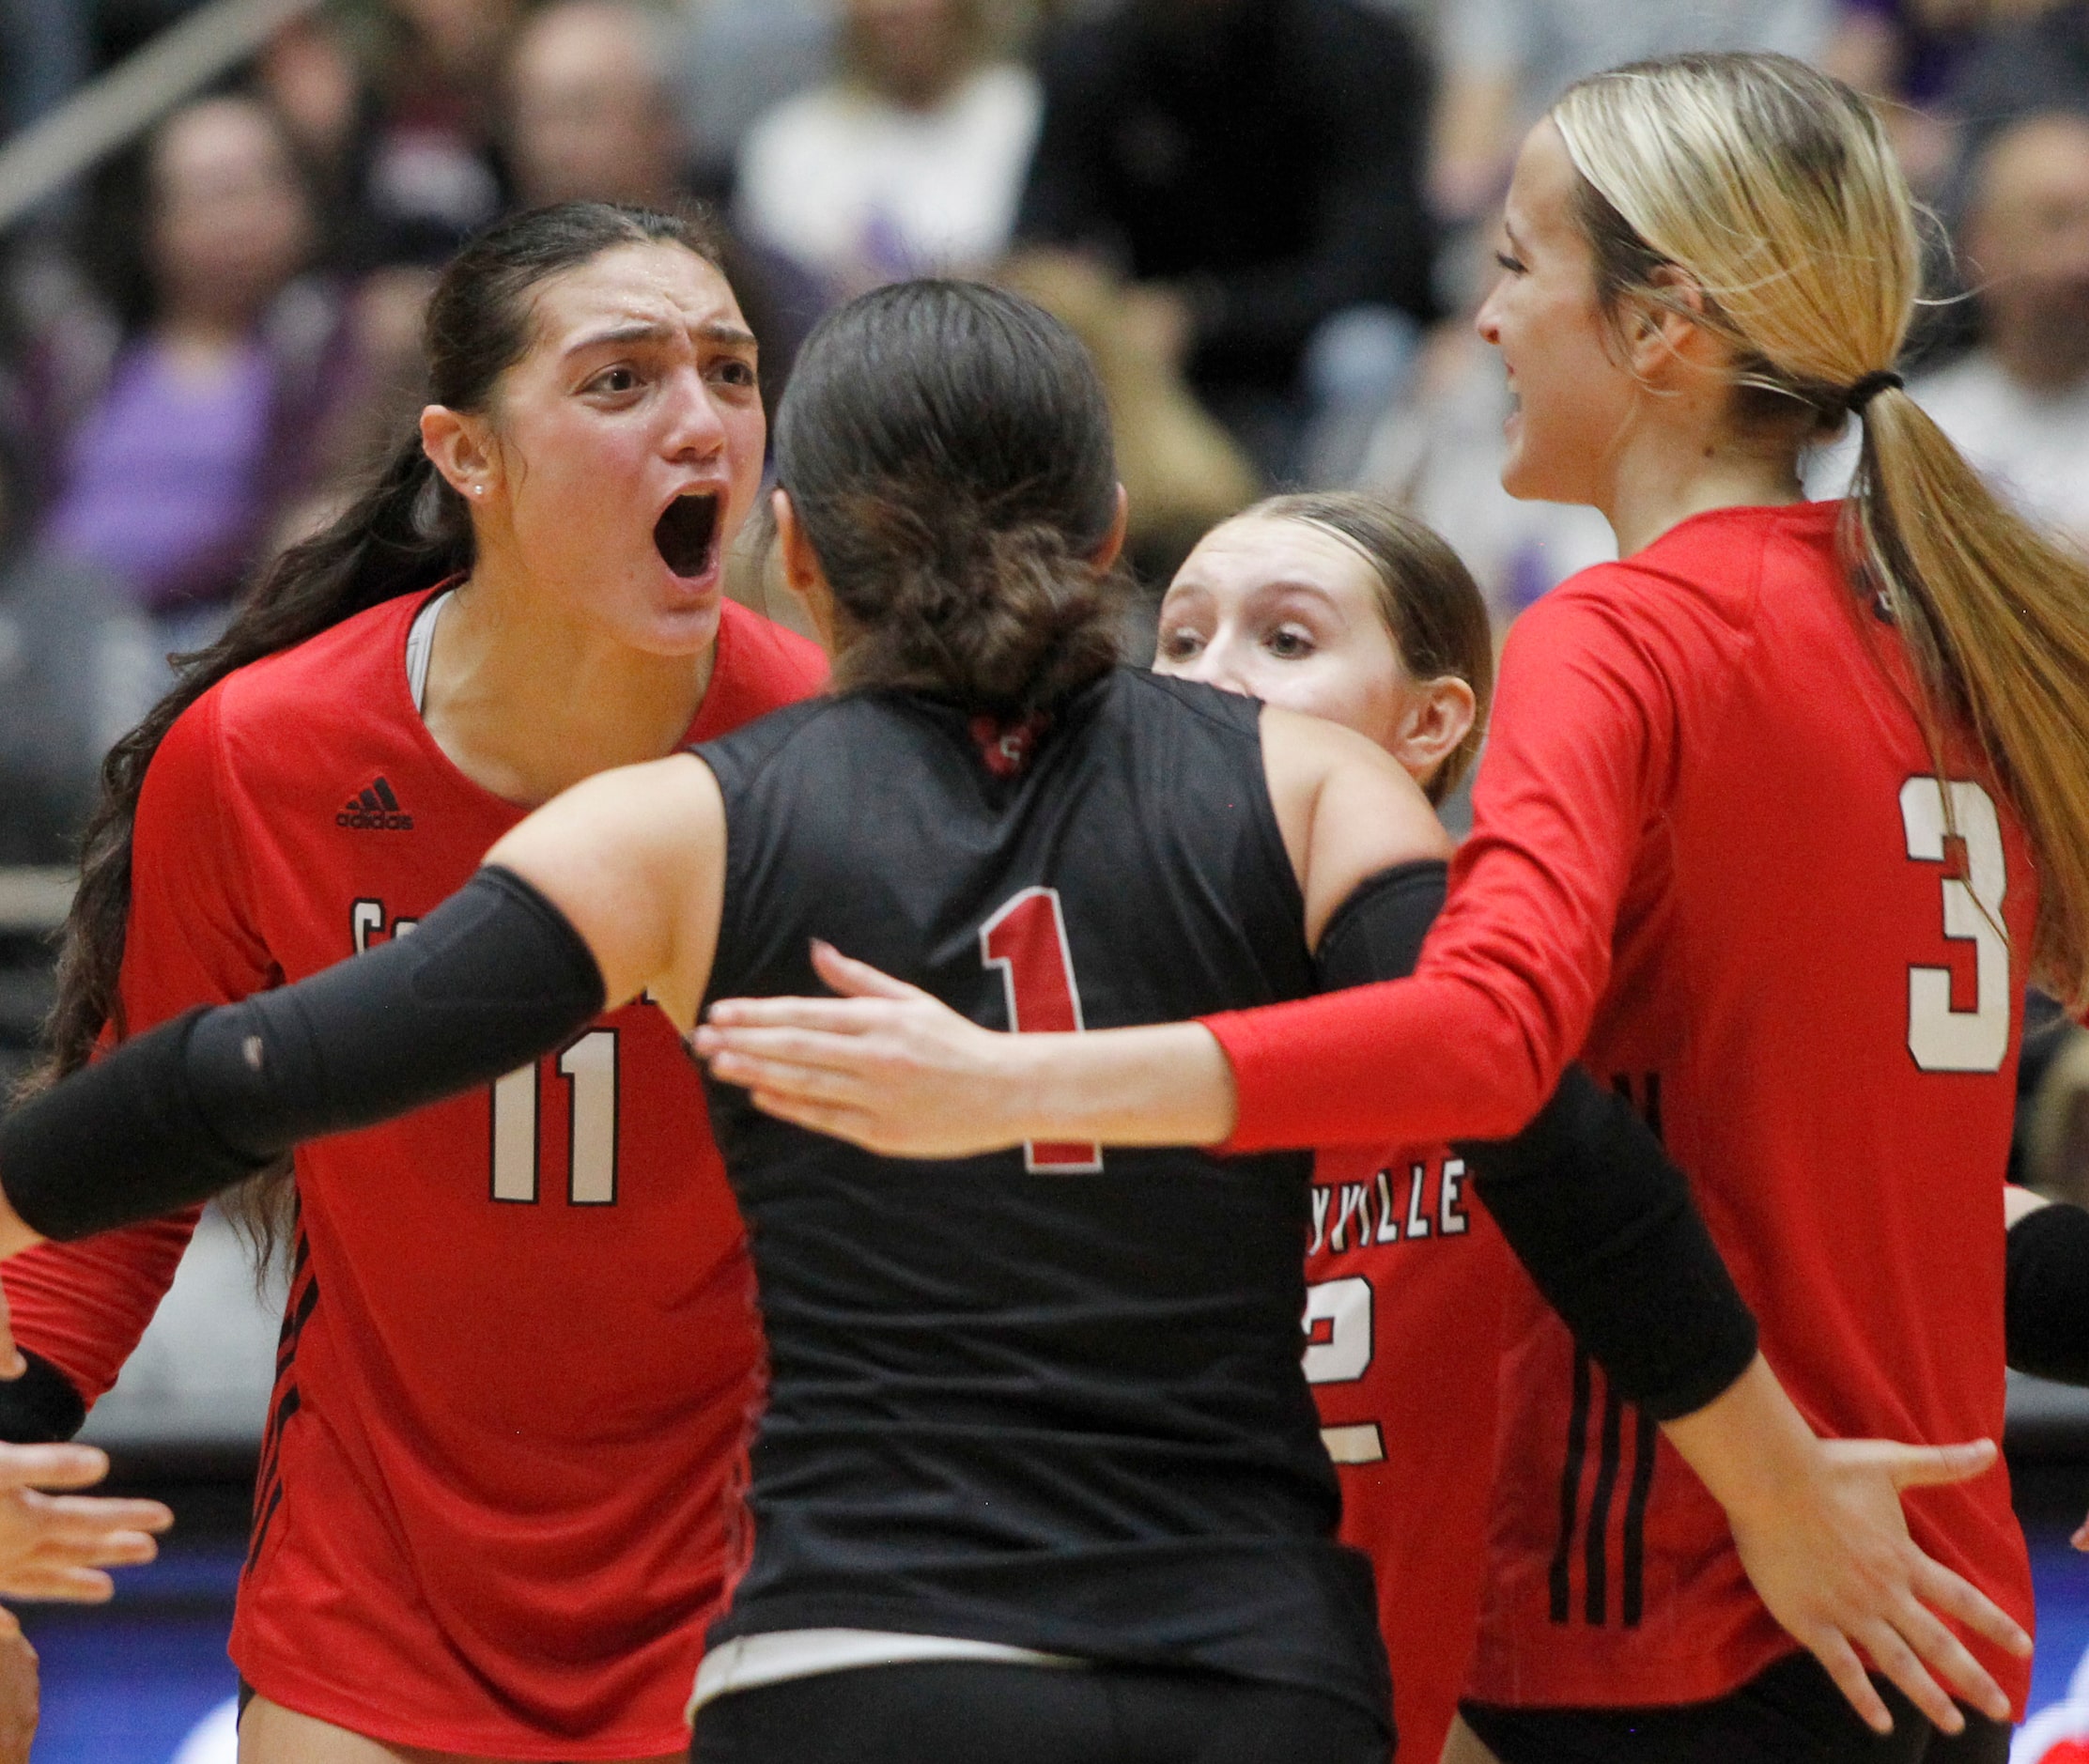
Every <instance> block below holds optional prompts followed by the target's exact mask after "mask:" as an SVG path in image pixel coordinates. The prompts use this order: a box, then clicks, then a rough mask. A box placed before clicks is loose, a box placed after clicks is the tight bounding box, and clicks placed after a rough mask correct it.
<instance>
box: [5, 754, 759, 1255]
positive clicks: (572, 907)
mask: <svg viewBox="0 0 2089 1764" xmlns="http://www.w3.org/2000/svg"><path fill="white" fill-rule="evenodd" d="M707 811H708V812H707ZM722 865H723V830H722V814H721V813H720V812H719V811H718V793H717V788H716V784H715V782H714V781H712V779H711V775H710V772H709V770H708V768H706V767H704V766H703V765H702V763H701V762H699V761H696V760H694V759H690V758H687V757H683V758H677V759H675V760H669V761H661V762H658V763H657V764H656V765H654V766H635V767H630V768H627V770H626V771H623V772H620V773H613V774H605V775H603V776H602V777H599V778H596V779H593V780H590V781H588V782H587V783H586V784H583V785H580V786H579V787H578V788H576V789H575V790H573V791H570V792H568V793H567V794H566V795H565V796H564V797H560V798H559V799H558V800H557V801H555V802H552V803H549V804H548V805H547V806H546V807H545V808H543V809H540V810H539V811H538V812H536V814H534V815H533V816H531V817H530V818H529V820H527V821H525V822H524V823H523V825H522V826H521V827H520V828H517V829H516V831H515V832H514V833H511V834H510V835H509V836H508V838H506V839H504V840H503V841H502V842H501V843H500V844H499V845H498V846H496V847H495V848H494V852H493V854H492V861H489V863H488V865H487V868H485V869H483V870H481V871H480V872H479V874H477V875H476V876H475V877H474V878H473V879H472V882H471V883H469V884H468V885H467V886H466V887H465V888H464V889H463V890H460V891H459V892H458V893H456V895H453V896H452V897H451V898H450V899H449V900H447V901H445V902H444V903H443V904H442V905H441V906H440V907H438V908H437V909H436V910H435V911H434V912H432V913H430V914H428V916H427V917H426V919H424V920H423V921H422V923H421V927H420V930H419V931H418V932H417V933H416V935H415V936H411V937H399V938H394V939H392V940H391V941H389V942H387V943H384V944H382V945H380V946H379V948H377V949H375V950H372V951H370V952H367V953H366V954H364V955H360V956H357V957H354V958H353V959H352V960H349V961H347V962H341V963H338V964H336V965H335V966H334V967H331V968H328V969H327V970H325V971H324V972H323V973H319V974H316V975H314V976H312V977H311V978H310V979H309V980H304V981H301V982H300V983H297V984H296V985H294V986H284V987H280V988H278V989H276V990H275V991H272V992H267V993H261V994H257V995H256V996H255V997H253V998H247V999H244V1000H242V1001H241V1002H240V1003H238V1004H232V1005H223V1006H220V1007H218V1008H216V1009H214V1010H207V1011H205V1010H199V1011H193V1012H191V1013H189V1014H186V1015H184V1016H182V1017H179V1018H177V1019H176V1020H175V1021H173V1022H171V1023H168V1024H165V1025H163V1026H162V1027H161V1028H159V1029H154V1030H153V1031H152V1032H151V1033H149V1034H147V1035H142V1036H139V1037H137V1038H136V1039H134V1040H132V1041H130V1042H127V1043H125V1044H123V1045H122V1046H121V1047H119V1048H117V1049H116V1050H115V1051H114V1052H113V1053H111V1054H110V1055H109V1056H108V1057H107V1058H106V1059H104V1060H99V1061H97V1062H96V1063H95V1064H93V1065H91V1066H89V1067H87V1068H86V1069H85V1070H84V1071H82V1072H78V1073H75V1074H74V1075H72V1076H70V1078H68V1079H66V1080H65V1081H64V1082H63V1083H62V1084H59V1085H57V1086H56V1087H54V1089H52V1090H50V1091H46V1092H45V1093H44V1094H43V1095H41V1096H39V1097H38V1098H36V1099H35V1100H34V1101H32V1102H30V1103H28V1104H25V1105H24V1106H22V1107H21V1108H18V1109H17V1110H15V1111H14V1113H13V1114H12V1115H10V1116H8V1119H7V1120H6V1121H5V1122H0V1191H4V1192H5V1197H6V1200H7V1203H8V1204H7V1207H6V1209H4V1210H0V1253H5V1254H13V1253H15V1252H16V1251H18V1250H20V1249H22V1248H23V1247H26V1246H29V1245H31V1244H34V1243H36V1242H38V1241H39V1240H40V1239H42V1238H61V1239H63V1238H73V1237H83V1236H86V1235H88V1234H90V1233H92V1232H95V1231H99V1230H109V1229H111V1228H112V1227H115V1226H117V1225H122V1224H126V1223H130V1222H132V1221H134V1220H137V1219H141V1218H150V1217H154V1216H156V1215H160V1214H162V1213H165V1212H168V1211H171V1210H172V1209H174V1208H175V1207H178V1206H182V1205H185V1204H188V1203H190V1202H192V1201H194V1200H197V1199H203V1198H205V1197H206V1196H208V1195H209V1194H212V1193H215V1192H217V1191H218V1190H219V1189H222V1188H225V1187H228V1186H230V1185H231V1184H234V1183H237V1182H240V1181H243V1180H244V1179H245V1178H246V1177H247V1176H248V1175H250V1174H252V1173H253V1172H254V1171H255V1170H256V1169H258V1168H261V1167H262V1166H264V1165H266V1164H268V1163H269V1162H271V1160H272V1159H274V1158H277V1157H279V1156H281V1155H282V1154H283V1153H285V1152H286V1151H287V1150H289V1149H290V1147H292V1146H294V1145H296V1144H297V1143H298V1142H299V1141H301V1140H303V1139H308V1138H316V1137H320V1136H321V1135H324V1134H330V1133H341V1132H346V1131H348V1130H350V1129H352V1128H357V1127H364V1126H368V1125H371V1124H373V1123H375V1122H379V1121H384V1120H389V1119H391V1118H392V1117H394V1116H395V1115H401V1114H405V1113H408V1112H410V1110H412V1109H414V1108H418V1107H421V1106H424V1105H426V1104H428V1103H432V1102H435V1101H437V1100H439V1099H440V1098H442V1097H445V1096H449V1095H452V1094H455V1093H456V1092H457V1091H465V1090H470V1089H472V1088H474V1087H475V1086H477V1085H480V1084H483V1083H486V1082H487V1081H489V1080H490V1079H492V1078H495V1077H498V1076H500V1075H502V1074H503V1073H504V1072H508V1071H512V1070H513V1069H515V1068H516V1067H517V1066H519V1065H523V1064H526V1063H527V1062H529V1061H531V1060H535V1059H536V1058H538V1057H539V1056H541V1055H542V1054H544V1053H546V1052H549V1050H550V1049H551V1048H553V1047H555V1046H557V1045H558V1044H560V1043H561V1042H562V1041H563V1040H564V1039H565V1037H567V1036H569V1035H571V1034H573V1033H575V1032H576V1031H577V1030H578V1029H580V1028H582V1027H583V1026H584V1025H586V1024H587V1023H588V1022H589V1021H590V1020H592V1019H593V1018H594V1017H595V1016H596V1014H598V1013H599V1012H600V1011H601V1010H602V1008H603V1006H604V1004H605V1003H606V1002H608V1003H622V1002H624V1001H625V1000H627V998H631V997H632V996H634V995H635V994H637V993H638V992H639V991H641V990H642V989H645V988H648V987H656V988H658V996H659V997H660V998H662V999H663V1000H664V1001H665V1002H666V1003H667V1005H668V1008H669V1009H670V1010H671V1011H673V1010H677V1009H678V1010H679V1011H680V1012H681V1013H682V1014H683V1016H684V1018H685V1020H686V1018H687V1015H688V1014H689V1012H691V1011H693V1009H694V1001H695V999H696V998H698V997H700V996H701V993H702V987H703V983H704V977H705V975H706V974H707V972H708V967H709V961H710V950H711V947H712V944H713V943H714V942H715V940H716V936H717V919H718V914H717V903H718V899H719V895H720V874H721V873H722ZM706 901H707V902H708V904H709V905H708V914H709V916H708V920H707V921H705V920H704V917H703V915H704V910H705V905H704V904H705V902H706ZM611 984H613V986H614V990H613V991H611V990H610V985H611Z"/></svg>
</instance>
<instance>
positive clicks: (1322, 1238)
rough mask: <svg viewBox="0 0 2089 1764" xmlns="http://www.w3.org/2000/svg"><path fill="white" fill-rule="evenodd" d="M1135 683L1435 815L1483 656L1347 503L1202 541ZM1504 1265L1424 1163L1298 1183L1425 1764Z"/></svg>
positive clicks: (1478, 1465)
mask: <svg viewBox="0 0 2089 1764" xmlns="http://www.w3.org/2000/svg"><path fill="white" fill-rule="evenodd" d="M1153 671H1154V672H1155V673H1164V674H1169V675H1172V676H1174V677H1176V678H1179V679H1191V680H1201V681H1203V682H1205V683H1206V684H1207V685H1211V686H1217V687H1223V688H1225V689H1228V690H1230V691H1236V692H1244V693H1246V694H1247V695H1248V696H1249V697H1251V698H1258V699H1261V700H1262V701H1263V702H1264V703H1267V704H1279V705H1281V706H1283V707H1284V708H1285V709H1286V710H1295V711H1303V712H1305V713H1306V714H1307V715H1308V716H1315V717H1323V718H1325V719H1327V720H1330V721H1333V722H1339V723H1342V724H1345V725H1346V726H1347V727H1349V728H1351V729H1354V730H1355V731H1356V732H1357V733H1358V734H1360V735H1368V736H1369V737H1370V739H1371V740H1373V741H1375V742H1377V743H1378V745H1379V746H1380V747H1382V748H1384V749H1385V750H1386V751H1387V752H1388V753H1390V754H1391V755H1392V756H1393V757H1394V758H1395V759H1397V760H1398V761H1400V765H1401V766H1403V767H1404V768H1405V769H1406V770H1407V772H1408V773H1409V775H1410V776H1412V777H1413V778H1414V780H1415V781H1416V782H1417V783H1418V784H1420V785H1421V786H1422V787H1423V790H1424V791H1425V793H1426V794H1427V795H1428V797H1429V799H1430V801H1431V803H1437V804H1440V803H1441V802H1442V801H1443V799H1444V798H1445V797H1447V796H1448V795H1449V793H1450V792H1451V791H1452V790H1453V789H1455V788H1456V787H1457V785H1458V782H1459V781H1460V779H1461V778H1462V776H1463V775H1464V772H1465V769H1466V767H1467V766H1469V765H1470V764H1471V763H1472V759H1473V757H1474V755H1475V754H1476V753H1477V752H1478V749H1479V738H1480V731H1481V729H1482V728H1483V727H1484V725H1485V720H1486V701H1487V698H1488V695H1489V693H1490V691H1491V689H1492V687H1493V671H1494V653H1493V632H1492V630H1491V629H1490V628H1489V625H1488V618H1487V608H1486V604H1485V602H1484V601H1483V600H1482V599H1481V598H1480V594H1479V589H1478V586H1477V585H1476V584H1475V583H1474V581H1473V579H1472V577H1471V575H1470V574H1469V573H1468V572H1467V570H1466V569H1465V566H1464V565H1462V563H1460V562H1459V560H1458V556H1457V554H1456V553H1455V552H1453V551H1452V550H1451V549H1450V548H1449V547H1448V546H1447V545H1445V544H1444V542H1443V541H1442V540H1441V539H1439V538H1437V537H1436V535H1435V534H1432V533H1431V532H1430V531H1429V530H1428V528H1426V527H1424V526H1422V525H1421V524H1420V523H1419V522H1416V521H1415V520H1413V519H1411V518H1408V517H1406V516H1404V515H1402V514H1400V513H1399V512H1398V511H1397V510H1395V509H1392V508H1390V507H1388V506H1386V505H1385V504H1384V503H1380V502H1378V501H1377V500H1375V499H1373V498H1371V497H1368V496H1363V495H1359V494H1357V493H1355V492H1353V491H1336V492H1324V493H1321V494H1315V495H1303V496H1278V497H1272V498H1270V499H1269V500H1268V501H1266V502H1262V503H1257V504H1256V505H1255V506H1254V507H1252V508H1250V509H1248V510H1246V512H1245V513H1243V514H1241V515H1238V516H1236V517H1234V518H1232V519H1230V520H1228V521H1226V522H1224V523H1223V524H1221V525H1220V526H1218V527H1215V528H1214V529H1213V530H1212V532H1210V533H1209V534H1206V535H1205V536H1204V538H1203V539H1202V540H1201V541H1199V544H1198V546H1197V549H1195V550H1193V551H1192V552H1191V553H1190V555H1189V557H1188V558H1187V559H1186V560H1185V561H1184V565H1183V567H1182V568H1181V569H1180V570H1179V571H1177V572H1176V576H1175V580H1174V581H1173V582H1172V583H1170V584H1169V587H1168V596H1167V598H1166V599H1165V600H1163V601H1162V603H1161V610H1160V621H1159V632H1158V642H1157V644H1156V649H1155V654H1154V658H1153ZM1509 1269H1510V1259H1509V1250H1508V1246H1506V1245H1505V1244H1504V1243H1503V1242H1502V1240H1501V1234H1500V1232H1499V1230H1497V1229H1496V1228H1495V1225H1494V1223H1493V1219H1492V1218H1491V1217H1490V1216H1489V1215H1488V1213H1487V1210H1486V1208H1485V1207H1484V1206H1483V1205H1481V1204H1480V1202H1479V1200H1478V1197H1477V1195H1475V1194H1474V1193H1473V1192H1472V1190H1471V1187H1470V1185H1469V1181H1468V1175H1467V1171H1466V1168H1465V1164H1464V1161H1463V1160H1462V1159H1461V1158H1459V1157H1458V1156H1457V1155H1456V1154H1455V1153H1452V1152H1451V1151H1450V1149H1449V1148H1448V1147H1447V1146H1444V1145H1433V1146H1429V1145H1424V1146H1412V1147H1410V1146H1393V1147H1389V1148H1388V1147H1385V1146H1379V1147H1370V1148H1355V1147H1331V1148H1327V1149H1323V1151H1322V1152H1321V1153H1319V1154H1318V1156H1317V1157H1316V1158H1315V1160H1314V1165H1313V1212H1312V1239H1311V1242H1310V1245H1309V1246H1308V1251H1307V1257H1306V1277H1307V1283H1308V1284H1307V1289H1306V1291H1307V1308H1306V1330H1307V1346H1306V1376H1307V1377H1308V1380H1310V1381H1311V1383H1312V1385H1313V1396H1314V1400H1316V1401H1317V1402H1318V1404H1319V1406H1320V1414H1321V1421H1322V1424H1323V1425H1322V1430H1321V1437H1322V1439H1323V1441H1324V1442H1325V1444H1326V1447H1327V1450H1328V1455H1329V1456H1330V1457H1331V1458H1332V1459H1333V1460H1334V1461H1335V1464H1336V1467H1337V1470H1338V1472H1339V1477H1340V1479H1341V1485H1342V1526H1341V1537H1342V1540H1343V1541H1344V1542H1346V1543H1349V1544H1352V1545H1354V1547H1355V1548H1357V1549H1359V1550H1361V1551H1363V1553H1364V1554H1365V1555H1368V1556H1369V1558H1370V1562H1371V1567H1372V1570H1373V1571H1374V1572H1375V1574H1376V1576H1377V1582H1378V1621H1379V1628H1380V1630H1381V1632H1383V1633H1384V1635H1385V1654H1386V1659H1387V1662H1388V1663H1389V1664H1390V1665H1391V1667H1392V1675H1393V1707H1394V1714H1395V1716H1396V1717H1397V1720H1398V1724H1399V1728H1400V1755H1401V1756H1406V1757H1417V1758H1434V1757H1435V1756H1437V1754H1438V1753H1439V1752H1440V1751H1442V1749H1443V1743H1444V1736H1445V1734H1446V1733H1447V1731H1448V1729H1449V1727H1450V1723H1451V1718H1452V1716H1453V1715H1454V1714H1455V1713H1456V1712H1457V1707H1458V1695H1459V1693H1460V1691H1461V1690H1462V1688H1463V1687H1464V1683H1465V1675H1466V1670H1467V1668H1468V1667H1469V1666H1470V1665H1471V1663H1472V1654H1473V1642H1474V1638H1475V1636H1476V1634H1477V1632H1478V1625H1479V1595H1480V1583H1481V1580H1482V1578H1483V1575H1484V1570H1485V1563H1486V1555H1487V1550H1486V1543H1487V1499H1488V1487H1489V1482H1490V1479H1491V1477H1492V1475H1493V1461H1494V1405H1495V1389H1496V1381H1495V1369H1496V1366H1497V1364H1498V1362H1499V1359H1500V1333H1499V1323H1500V1316H1501V1303H1502V1294H1503V1291H1504V1289H1505V1286H1506V1283H1507V1280H1508V1277H1509Z"/></svg>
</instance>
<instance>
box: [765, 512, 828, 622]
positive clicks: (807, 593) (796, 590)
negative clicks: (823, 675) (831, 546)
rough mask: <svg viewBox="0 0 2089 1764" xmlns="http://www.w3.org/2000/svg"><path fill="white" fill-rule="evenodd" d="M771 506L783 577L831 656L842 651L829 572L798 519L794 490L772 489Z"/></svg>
mask: <svg viewBox="0 0 2089 1764" xmlns="http://www.w3.org/2000/svg"><path fill="white" fill-rule="evenodd" d="M769 509H770V512H771V513H773V514H774V515H775V517H776V549H777V555H778V556H779V557H780V558H781V560H782V564H783V580H784V581H785V583H786V584H788V586H789V587H790V590H791V592H792V593H793V594H795V595H797V597H798V598H799V599H800V600H802V601H804V602H805V610H806V611H807V612H808V613H810V614H811V615H812V627H813V629H814V630H815V631H816V632H817V633H818V634H819V640H820V647H821V648H823V649H825V650H826V651H827V653H828V655H830V656H832V655H835V654H838V653H839V647H838V644H837V642H836V638H837V635H838V633H837V631H836V629H835V618H834V591H833V589H831V588H829V587H828V584H827V571H826V570H825V569H823V568H822V567H821V566H820V554H819V553H818V552H817V551H815V550H814V549H812V539H811V537H810V536H808V534H806V531H805V525H804V523H803V522H802V521H800V520H799V519H798V518H797V508H796V507H795V506H794V505H793V504H792V502H791V493H790V491H788V490H786V489H781V488H779V489H776V490H772V491H771V492H770V493H769Z"/></svg>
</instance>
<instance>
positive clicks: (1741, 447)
mask: <svg viewBox="0 0 2089 1764" xmlns="http://www.w3.org/2000/svg"><path fill="white" fill-rule="evenodd" d="M1805 494H1806V492H1805V490H1804V488H1803V487H1802V485H1801V484H1800V481H1799V472H1798V465H1797V461H1796V459H1795V457H1794V456H1792V455H1791V454H1790V453H1789V452H1788V451H1785V450H1781V449H1778V448H1775V447H1772V448H1768V449H1765V448H1762V447H1759V446H1751V445H1748V444H1746V443H1745V442H1741V441H1736V440H1734V439H1733V438H1732V437H1731V436H1727V435H1722V434H1718V433H1702V432H1695V431H1694V430H1691V431H1689V432H1680V433H1679V432H1675V431H1674V430H1673V429H1671V428H1669V427H1668V426H1662V425H1649V426H1646V427H1644V428H1641V429H1639V430H1638V431H1637V432H1635V433H1633V434H1631V435H1629V436H1627V437H1626V438H1625V440H1624V441H1623V442H1622V444H1621V445H1620V446H1619V447H1618V449H1617V455H1616V456H1615V458H1614V460H1613V462H1612V470H1611V472H1610V473H1609V482H1608V484H1607V485H1605V486H1604V487H1603V493H1602V495H1600V496H1599V498H1598V499H1597V503H1596V505H1597V507H1598V508H1599V509H1600V510H1601V511H1602V515H1603V518H1605V519H1606V520H1608V521H1609V522H1610V530H1611V532H1612V533H1614V534H1617V555H1618V556H1619V557H1630V556H1632V555H1633V552H1635V551H1643V550H1645V549H1647V547H1648V546H1649V545H1651V544H1653V542H1654V541H1655V540H1656V539H1658V538H1660V537H1661V536H1662V534H1664V533H1666V532H1667V531H1668V530H1669V529H1670V528H1671V527H1674V526H1677V525H1679V524H1680V523H1681V522H1683V521H1685V520H1688V519H1689V518H1691V517H1692V516H1693V515H1702V514H1704V513H1706V512H1707V511H1708V510H1710V509H1714V508H1774V507H1781V506H1783V505H1784V504H1786V503H1796V502H1801V501H1803V500H1804V498H1805Z"/></svg>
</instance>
